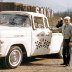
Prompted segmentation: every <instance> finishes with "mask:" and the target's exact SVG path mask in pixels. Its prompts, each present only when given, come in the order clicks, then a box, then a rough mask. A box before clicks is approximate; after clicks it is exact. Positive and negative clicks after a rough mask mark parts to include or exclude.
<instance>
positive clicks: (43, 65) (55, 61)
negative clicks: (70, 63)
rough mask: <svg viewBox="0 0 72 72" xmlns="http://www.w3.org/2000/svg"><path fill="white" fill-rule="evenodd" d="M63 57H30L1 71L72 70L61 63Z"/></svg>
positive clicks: (55, 71)
mask: <svg viewBox="0 0 72 72" xmlns="http://www.w3.org/2000/svg"><path fill="white" fill-rule="evenodd" d="M60 63H62V59H59V58H56V57H54V56H53V55H52V56H42V57H37V58H35V59H34V58H29V59H28V60H26V62H23V63H22V64H21V65H20V66H18V67H17V68H15V69H7V68H2V67H1V64H0V72H72V69H71V68H67V67H65V66H62V65H60Z"/></svg>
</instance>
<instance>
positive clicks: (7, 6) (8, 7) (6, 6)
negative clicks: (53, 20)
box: [0, 0, 54, 17]
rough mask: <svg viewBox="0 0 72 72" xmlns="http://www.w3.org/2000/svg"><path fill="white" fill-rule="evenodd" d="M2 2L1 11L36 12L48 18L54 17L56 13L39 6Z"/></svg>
mask: <svg viewBox="0 0 72 72" xmlns="http://www.w3.org/2000/svg"><path fill="white" fill-rule="evenodd" d="M2 1H3V0H0V11H29V12H36V13H41V14H44V15H46V16H47V17H53V16H54V12H53V10H52V9H50V8H46V7H38V6H29V5H26V4H22V3H16V2H2Z"/></svg>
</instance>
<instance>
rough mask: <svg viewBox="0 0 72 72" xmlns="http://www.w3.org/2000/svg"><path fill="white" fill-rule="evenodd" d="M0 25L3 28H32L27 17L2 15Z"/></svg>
mask: <svg viewBox="0 0 72 72" xmlns="http://www.w3.org/2000/svg"><path fill="white" fill-rule="evenodd" d="M0 25H3V26H23V27H28V26H30V19H29V17H28V16H27V15H18V14H0Z"/></svg>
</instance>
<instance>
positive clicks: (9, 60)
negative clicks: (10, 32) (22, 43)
mask: <svg viewBox="0 0 72 72" xmlns="http://www.w3.org/2000/svg"><path fill="white" fill-rule="evenodd" d="M22 57H23V55H22V50H21V48H20V47H19V46H12V47H11V49H10V50H9V53H8V55H7V56H6V57H5V64H6V66H7V67H8V68H16V67H17V66H19V65H20V64H21V62H22Z"/></svg>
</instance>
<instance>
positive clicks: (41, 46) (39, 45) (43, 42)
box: [31, 17, 51, 55]
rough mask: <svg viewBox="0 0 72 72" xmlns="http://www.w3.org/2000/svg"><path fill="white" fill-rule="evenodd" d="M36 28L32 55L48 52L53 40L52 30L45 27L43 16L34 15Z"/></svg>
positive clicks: (33, 35)
mask: <svg viewBox="0 0 72 72" xmlns="http://www.w3.org/2000/svg"><path fill="white" fill-rule="evenodd" d="M33 24H34V29H33V30H32V52H31V55H43V54H48V52H49V45H50V41H51V31H50V30H49V28H46V27H45V22H44V18H43V17H34V19H33Z"/></svg>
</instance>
